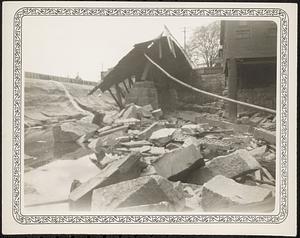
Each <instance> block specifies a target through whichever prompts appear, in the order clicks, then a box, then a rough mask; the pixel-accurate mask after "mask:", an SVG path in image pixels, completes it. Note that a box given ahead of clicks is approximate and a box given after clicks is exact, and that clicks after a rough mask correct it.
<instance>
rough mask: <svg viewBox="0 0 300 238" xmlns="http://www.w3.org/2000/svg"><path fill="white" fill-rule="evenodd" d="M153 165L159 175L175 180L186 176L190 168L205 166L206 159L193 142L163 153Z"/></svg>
mask: <svg viewBox="0 0 300 238" xmlns="http://www.w3.org/2000/svg"><path fill="white" fill-rule="evenodd" d="M152 165H153V167H154V168H155V170H156V171H157V173H158V174H159V175H161V176H163V177H165V178H168V179H170V180H173V181H175V180H179V178H183V177H185V176H186V175H187V173H189V172H190V170H192V169H195V168H198V167H200V166H203V165H204V161H203V158H202V155H201V153H200V151H199V150H198V149H197V148H196V146H195V145H193V144H192V145H189V146H187V147H183V148H179V149H176V150H172V151H170V152H168V153H165V154H163V155H162V156H160V157H159V158H158V159H157V160H156V161H154V162H153V164H152Z"/></svg>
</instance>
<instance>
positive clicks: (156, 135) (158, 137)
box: [150, 128, 176, 146]
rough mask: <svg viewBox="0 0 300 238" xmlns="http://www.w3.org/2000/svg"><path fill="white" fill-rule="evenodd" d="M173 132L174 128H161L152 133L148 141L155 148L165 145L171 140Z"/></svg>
mask: <svg viewBox="0 0 300 238" xmlns="http://www.w3.org/2000/svg"><path fill="white" fill-rule="evenodd" d="M175 131H176V129H175V128H163V129H160V130H157V131H154V132H153V133H152V135H151V136H150V141H151V142H152V143H154V144H155V145H157V146H161V145H165V144H167V143H168V142H170V141H171V140H172V135H173V133H174V132H175Z"/></svg>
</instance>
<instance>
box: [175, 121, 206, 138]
mask: <svg viewBox="0 0 300 238" xmlns="http://www.w3.org/2000/svg"><path fill="white" fill-rule="evenodd" d="M208 129H209V125H208V123H202V124H187V125H183V126H182V127H181V131H182V132H183V133H184V134H186V135H197V134H200V133H203V132H205V131H207V130H208Z"/></svg>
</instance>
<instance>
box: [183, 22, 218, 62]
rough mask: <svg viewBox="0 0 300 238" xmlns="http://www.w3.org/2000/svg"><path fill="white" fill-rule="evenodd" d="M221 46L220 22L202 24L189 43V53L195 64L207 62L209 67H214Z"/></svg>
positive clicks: (187, 49)
mask: <svg viewBox="0 0 300 238" xmlns="http://www.w3.org/2000/svg"><path fill="white" fill-rule="evenodd" d="M219 47H220V22H219V21H215V22H213V23H211V24H209V25H208V26H201V27H198V28H196V29H195V30H194V32H193V35H192V37H191V38H190V40H189V42H188V43H187V48H186V51H187V54H188V55H189V56H190V58H191V60H192V61H193V62H194V63H195V65H197V66H200V65H201V64H202V63H205V64H206V66H207V67H213V66H214V64H215V63H216V60H217V58H218V50H219Z"/></svg>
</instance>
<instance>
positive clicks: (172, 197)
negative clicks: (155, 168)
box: [151, 175, 185, 211]
mask: <svg viewBox="0 0 300 238" xmlns="http://www.w3.org/2000/svg"><path fill="white" fill-rule="evenodd" d="M151 177H152V178H154V179H155V180H156V182H157V184H158V186H159V187H160V189H161V190H162V191H163V192H164V194H165V195H166V196H167V197H168V201H169V202H170V203H171V204H172V205H173V206H174V209H175V210H176V211H181V210H182V209H183V208H184V206H185V197H184V191H183V188H182V186H178V184H177V183H174V182H170V181H169V180H167V179H166V178H164V177H162V176H159V175H152V176H151Z"/></svg>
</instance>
